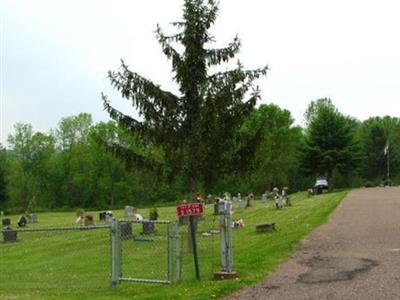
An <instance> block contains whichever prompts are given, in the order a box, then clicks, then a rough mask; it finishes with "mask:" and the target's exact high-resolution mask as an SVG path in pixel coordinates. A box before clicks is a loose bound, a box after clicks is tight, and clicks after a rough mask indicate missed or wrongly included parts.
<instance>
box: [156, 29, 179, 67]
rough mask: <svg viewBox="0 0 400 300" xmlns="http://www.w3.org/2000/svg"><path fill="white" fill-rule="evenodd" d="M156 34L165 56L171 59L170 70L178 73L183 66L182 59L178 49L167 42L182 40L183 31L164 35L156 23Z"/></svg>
mask: <svg viewBox="0 0 400 300" xmlns="http://www.w3.org/2000/svg"><path fill="white" fill-rule="evenodd" d="M156 36H157V40H158V42H159V43H160V45H161V48H162V51H163V53H164V54H165V56H167V58H168V59H172V70H173V71H174V72H176V73H177V74H179V73H180V72H181V71H182V69H183V68H184V64H183V59H182V57H181V55H180V54H179V53H178V51H176V50H175V49H174V48H173V47H172V46H171V44H170V43H169V42H170V41H172V42H182V39H183V37H184V35H183V33H178V34H175V35H172V36H166V35H164V33H163V32H162V30H161V27H160V26H159V25H157V29H156Z"/></svg>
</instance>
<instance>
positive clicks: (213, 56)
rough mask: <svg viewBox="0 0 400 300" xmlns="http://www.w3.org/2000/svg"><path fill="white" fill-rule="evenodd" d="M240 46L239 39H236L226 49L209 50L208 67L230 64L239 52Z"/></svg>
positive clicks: (207, 55) (207, 56) (207, 54)
mask: <svg viewBox="0 0 400 300" xmlns="http://www.w3.org/2000/svg"><path fill="white" fill-rule="evenodd" d="M240 45H241V44H240V40H239V38H238V37H235V38H234V40H233V41H232V42H231V43H230V44H229V45H228V46H227V47H226V48H222V49H210V50H207V51H206V59H207V64H208V66H212V65H219V64H220V63H221V62H228V61H229V60H230V59H231V58H234V57H235V55H236V54H237V53H238V52H239V50H240Z"/></svg>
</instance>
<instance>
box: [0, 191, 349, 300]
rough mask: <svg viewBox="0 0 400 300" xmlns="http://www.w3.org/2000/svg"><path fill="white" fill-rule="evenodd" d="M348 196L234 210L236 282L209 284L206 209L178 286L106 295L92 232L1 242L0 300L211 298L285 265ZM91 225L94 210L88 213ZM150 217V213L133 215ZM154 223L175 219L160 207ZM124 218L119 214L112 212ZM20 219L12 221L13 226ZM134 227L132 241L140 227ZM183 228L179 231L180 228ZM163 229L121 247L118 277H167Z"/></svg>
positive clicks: (101, 248) (212, 256)
mask: <svg viewBox="0 0 400 300" xmlns="http://www.w3.org/2000/svg"><path fill="white" fill-rule="evenodd" d="M346 193H347V192H346V191H342V192H337V193H330V194H324V195H320V196H316V197H313V198H306V194H305V193H299V194H295V195H292V197H291V199H292V204H293V206H292V207H287V208H284V209H282V210H279V211H277V210H275V208H274V205H273V203H271V202H269V203H267V204H265V203H262V202H261V201H254V202H253V204H252V207H250V208H247V209H239V208H237V207H235V213H234V216H233V218H234V219H244V222H245V227H243V228H239V229H234V230H233V245H234V263H235V271H236V272H237V273H238V275H239V278H238V279H236V280H227V281H219V282H216V281H212V279H211V278H212V274H213V272H215V271H218V270H219V260H220V257H219V236H218V235H213V236H208V237H205V236H202V235H201V233H202V232H205V231H209V230H210V229H211V228H215V227H217V226H218V219H216V218H215V217H214V216H212V212H213V208H212V205H208V206H207V208H206V217H205V221H202V222H200V223H199V228H198V230H199V234H198V236H197V239H198V248H199V261H200V270H201V281H200V282H198V281H196V279H195V275H194V267H193V258H192V256H191V255H190V253H189V252H188V251H187V241H186V234H185V233H183V234H182V247H181V248H182V252H183V253H182V254H183V266H182V282H181V283H179V284H172V285H155V284H142V283H130V282H123V283H121V284H120V285H119V286H118V287H117V288H116V289H115V290H112V289H110V242H109V239H110V233H109V230H108V229H101V230H100V229H99V230H91V231H68V232H45V233H43V232H42V233H39V232H36V233H32V232H30V233H22V232H21V233H19V234H18V240H19V241H18V242H17V243H13V244H4V243H0V299H110V298H112V299H210V298H219V297H221V296H223V295H226V294H229V293H231V292H232V291H234V290H237V289H239V288H241V287H244V286H246V285H249V284H253V283H256V282H259V281H260V280H261V279H262V278H264V277H265V276H266V275H267V274H269V273H270V272H272V271H274V270H275V269H276V268H277V266H278V265H279V263H281V262H283V261H285V260H286V259H288V257H289V254H290V253H291V252H292V251H293V250H294V249H296V247H297V246H298V245H299V242H300V241H301V240H302V239H303V238H304V237H305V236H306V235H307V234H308V233H309V232H310V231H311V230H312V229H314V228H315V227H317V226H319V225H320V224H322V223H324V222H325V221H326V220H327V217H328V216H329V214H330V213H331V212H332V211H333V210H334V209H335V207H336V206H337V205H338V204H339V203H340V201H341V200H342V199H343V198H344V196H345V195H346ZM93 213H94V215H95V217H96V219H97V218H98V214H97V212H93ZM139 213H141V214H143V216H148V213H149V212H148V209H142V210H141V209H139ZM159 213H160V218H161V219H166V220H174V219H175V208H174V207H163V208H159ZM114 214H115V215H116V216H117V217H120V218H122V214H123V211H121V210H119V211H114ZM17 218H18V216H11V220H12V224H14V225H15V224H16V221H17ZM38 218H39V223H37V224H31V225H29V227H30V228H37V227H56V226H74V225H75V224H74V221H75V213H74V212H69V213H66V212H62V213H41V214H38ZM269 222H275V223H276V227H277V230H276V232H272V233H256V232H255V226H256V225H258V224H262V223H269ZM138 226H139V225H134V226H133V231H134V234H135V236H139V232H140V231H141V228H139V227H138ZM184 228H185V227H184ZM165 230H166V226H164V225H157V233H156V234H155V235H154V236H152V237H151V240H152V241H151V242H140V241H139V242H138V241H136V242H135V241H132V240H127V241H124V242H123V256H122V257H123V258H122V259H123V264H122V269H123V276H124V277H125V276H127V277H129V276H131V277H142V278H156V279H165V277H166V271H167V268H166V266H167V254H166V238H165Z"/></svg>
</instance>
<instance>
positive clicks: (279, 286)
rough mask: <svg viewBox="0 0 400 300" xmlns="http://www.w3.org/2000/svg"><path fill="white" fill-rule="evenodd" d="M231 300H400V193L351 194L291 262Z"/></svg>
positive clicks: (384, 190)
mask: <svg viewBox="0 0 400 300" xmlns="http://www.w3.org/2000/svg"><path fill="white" fill-rule="evenodd" d="M229 299H269V300H271V299H282V300H283V299H284V300H290V299H318V300H323V299H330V300H332V299H351V300H356V299H362V300H369V299H380V300H383V299H385V300H386V299H400V188H399V187H390V188H389V187H387V188H368V189H359V190H354V191H352V192H350V193H349V194H348V196H347V197H346V199H344V200H343V202H342V203H341V204H340V206H339V207H338V208H337V209H336V211H335V212H334V213H333V214H332V215H331V217H330V219H329V221H328V223H327V224H325V225H323V226H321V227H319V228H318V229H316V230H315V231H313V232H312V233H311V234H310V235H309V236H308V237H307V238H306V239H305V240H304V241H303V243H302V245H301V246H300V247H299V249H298V250H297V251H296V252H295V253H294V254H293V255H292V258H291V259H290V260H289V261H287V262H286V263H283V264H282V265H281V266H280V267H279V269H278V270H277V271H276V272H275V273H272V274H271V275H270V276H268V278H266V279H265V281H264V282H263V283H261V284H259V285H255V286H251V287H249V288H246V289H244V290H241V291H239V292H237V293H236V294H233V295H231V296H230V297H229Z"/></svg>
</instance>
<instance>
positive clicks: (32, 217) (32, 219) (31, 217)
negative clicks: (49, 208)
mask: <svg viewBox="0 0 400 300" xmlns="http://www.w3.org/2000/svg"><path fill="white" fill-rule="evenodd" d="M37 222H38V218H37V214H30V215H29V224H33V223H37Z"/></svg>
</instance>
